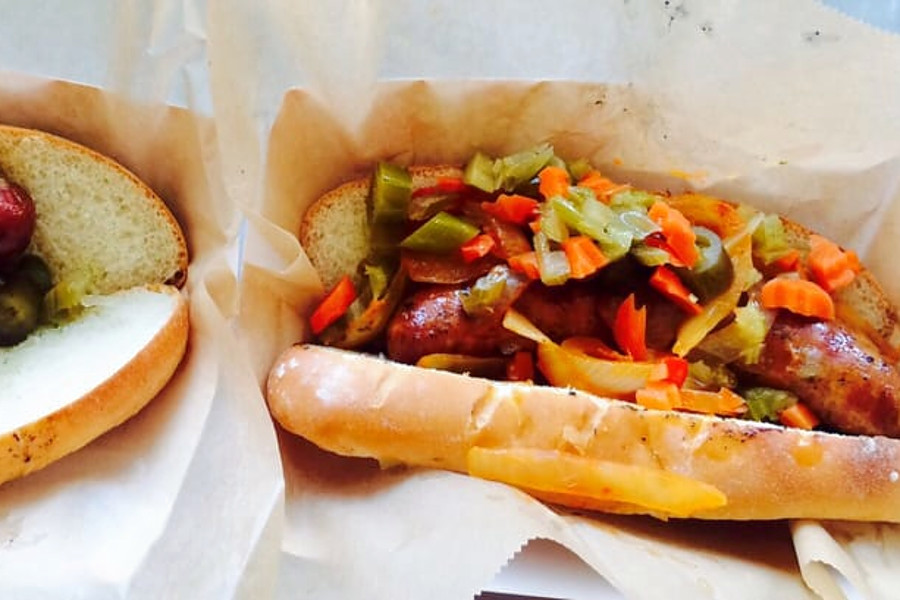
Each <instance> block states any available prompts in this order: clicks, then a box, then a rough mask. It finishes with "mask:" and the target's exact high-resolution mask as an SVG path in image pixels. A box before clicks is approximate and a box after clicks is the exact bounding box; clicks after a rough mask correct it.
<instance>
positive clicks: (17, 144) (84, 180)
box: [0, 126, 189, 483]
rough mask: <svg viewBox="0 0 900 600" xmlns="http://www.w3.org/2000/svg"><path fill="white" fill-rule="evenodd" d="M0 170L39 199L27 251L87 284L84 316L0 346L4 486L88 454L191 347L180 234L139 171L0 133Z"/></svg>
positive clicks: (22, 134) (60, 276)
mask: <svg viewBox="0 0 900 600" xmlns="http://www.w3.org/2000/svg"><path fill="white" fill-rule="evenodd" d="M0 171H2V172H3V173H4V174H5V176H6V177H7V178H8V179H9V180H11V181H15V182H16V183H18V184H20V185H22V186H23V187H24V188H25V189H26V190H28V192H29V193H30V194H31V196H32V198H33V200H34V203H35V208H36V212H37V224H36V227H35V233H34V236H33V237H32V242H31V247H30V249H29V251H30V252H34V253H36V254H38V255H39V256H41V257H42V258H43V259H44V260H45V261H46V262H47V264H48V266H49V267H50V270H51V272H52V273H53V277H54V280H56V281H60V280H67V279H70V278H75V277H77V278H79V279H81V280H84V278H86V279H87V284H88V287H87V291H88V292H89V294H90V295H89V296H88V297H87V298H86V300H85V303H86V305H87V307H86V309H85V310H84V311H83V312H82V313H80V314H79V316H77V317H76V318H74V319H72V320H69V321H67V322H66V323H65V324H64V325H62V326H57V327H54V326H42V327H40V328H39V329H38V330H37V331H35V332H34V333H32V334H31V335H30V336H29V337H28V338H27V339H26V340H25V341H24V342H22V343H20V344H18V345H16V346H12V347H8V348H0V381H2V382H3V392H2V393H0V396H2V398H3V405H4V408H3V410H2V411H0V483H2V482H5V481H8V480H10V479H13V478H15V477H19V476H22V475H25V474H27V473H30V472H32V471H34V470H36V469H39V468H41V467H44V466H46V465H47V464H49V463H50V462H52V461H54V460H56V459H58V458H61V457H62V456H65V455H66V454H68V453H70V452H72V451H74V450H76V449H78V448H80V447H82V446H84V445H85V444H87V443H88V442H90V441H91V440H93V439H95V438H96V437H98V436H99V435H101V434H103V433H104V432H106V431H108V430H109V429H111V428H112V427H115V426H116V425H118V424H120V423H121V422H123V421H124V420H125V419H127V418H128V417H130V416H132V415H134V414H135V413H136V412H137V411H138V410H140V409H141V408H142V407H143V406H144V405H146V404H147V402H149V401H150V400H151V399H152V398H153V397H154V396H156V395H157V393H158V392H159V391H160V390H161V389H162V388H163V387H164V386H165V384H166V383H167V382H168V381H169V380H170V379H171V377H172V375H173V374H174V372H175V370H176V368H177V366H178V364H179V363H180V362H181V360H182V358H183V356H184V354H185V350H186V347H187V339H188V334H189V323H188V306H187V301H186V299H185V297H184V295H183V294H182V292H181V291H180V289H179V288H180V287H181V286H182V285H183V284H184V282H185V279H186V276H187V263H188V251H187V245H186V243H185V239H184V235H183V233H182V231H181V228H180V227H179V225H178V223H177V222H176V220H175V218H174V217H173V216H172V213H171V212H170V211H169V209H168V208H167V207H166V205H165V204H164V203H163V201H162V200H161V199H160V198H159V197H158V196H157V195H156V194H155V193H154V192H152V191H151V190H150V189H149V188H148V187H147V186H146V185H145V184H144V183H142V182H141V181H140V180H138V179H137V177H135V176H134V175H133V174H132V173H130V172H129V171H127V170H126V169H125V168H123V167H122V166H121V165H119V164H117V163H116V162H114V161H112V160H111V159H109V158H107V157H105V156H103V155H101V154H98V153H97V152H95V151H93V150H90V149H88V148H86V147H84V146H81V145H78V144H75V143H73V142H71V141H68V140H65V139H62V138H59V137H56V136H53V135H49V134H46V133H43V132H39V131H34V130H29V129H22V128H16V127H6V126H0Z"/></svg>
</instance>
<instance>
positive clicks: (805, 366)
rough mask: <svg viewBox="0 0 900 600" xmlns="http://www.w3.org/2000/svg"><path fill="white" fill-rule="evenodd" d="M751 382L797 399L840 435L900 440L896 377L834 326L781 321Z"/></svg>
mask: <svg viewBox="0 0 900 600" xmlns="http://www.w3.org/2000/svg"><path fill="white" fill-rule="evenodd" d="M743 369H744V370H745V371H746V372H747V373H750V374H751V375H752V376H753V378H754V380H755V381H757V382H759V383H762V384H764V385H770V386H772V387H779V388H782V389H787V390H790V391H792V392H794V393H795V394H797V396H799V397H800V398H801V399H802V400H803V401H804V402H805V403H806V404H807V405H808V406H809V407H810V409H812V410H813V412H815V413H816V415H817V416H818V417H819V418H820V419H822V421H823V423H825V424H827V425H830V426H831V427H834V428H835V429H837V430H838V431H841V432H843V433H854V434H864V435H887V436H891V437H898V436H900V375H898V373H897V370H896V368H895V367H894V366H893V365H891V364H890V363H888V362H887V361H885V360H884V359H883V358H882V357H881V355H880V353H879V352H878V349H877V347H876V346H875V344H873V343H872V342H871V341H870V340H869V339H868V338H867V337H866V336H864V335H860V334H856V333H854V332H853V331H851V330H849V329H847V328H846V327H844V326H842V325H840V324H838V323H835V322H822V321H810V320H807V319H803V318H801V317H796V316H791V315H787V314H784V315H780V316H779V317H778V318H777V319H776V320H775V323H774V324H773V325H772V329H771V330H770V331H769V334H768V336H767V338H766V342H765V347H764V349H763V351H762V354H761V356H760V360H759V362H758V363H756V364H755V365H747V366H744V367H743Z"/></svg>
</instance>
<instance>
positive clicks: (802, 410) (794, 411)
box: [778, 402, 819, 429]
mask: <svg viewBox="0 0 900 600" xmlns="http://www.w3.org/2000/svg"><path fill="white" fill-rule="evenodd" d="M778 420H779V421H781V424H782V425H785V426H787V427H797V428H798V429H814V428H815V427H816V426H817V425H818V424H819V418H818V417H817V416H816V415H814V414H813V412H812V411H811V410H809V407H808V406H806V405H805V404H803V403H802V402H798V403H797V404H794V405H792V406H789V407H788V408H786V409H784V410H783V411H781V412H780V413H778Z"/></svg>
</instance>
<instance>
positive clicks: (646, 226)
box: [619, 210, 660, 240]
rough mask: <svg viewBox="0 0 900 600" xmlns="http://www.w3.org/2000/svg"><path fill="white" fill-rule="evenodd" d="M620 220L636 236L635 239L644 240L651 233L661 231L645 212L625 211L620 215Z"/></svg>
mask: <svg viewBox="0 0 900 600" xmlns="http://www.w3.org/2000/svg"><path fill="white" fill-rule="evenodd" d="M619 220H620V221H621V222H622V224H623V225H625V226H626V227H627V228H628V229H629V230H631V232H632V233H633V234H634V237H635V239H638V240H642V239H644V238H645V237H647V236H648V235H650V234H651V233H656V232H657V231H660V227H659V225H657V224H656V223H655V222H654V221H653V219H651V218H650V217H648V216H647V211H645V210H624V211H622V212H620V213H619Z"/></svg>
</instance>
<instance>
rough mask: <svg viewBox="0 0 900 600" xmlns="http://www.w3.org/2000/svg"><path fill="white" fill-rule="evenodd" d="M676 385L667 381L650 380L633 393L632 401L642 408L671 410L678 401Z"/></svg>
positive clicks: (678, 395)
mask: <svg viewBox="0 0 900 600" xmlns="http://www.w3.org/2000/svg"><path fill="white" fill-rule="evenodd" d="M680 396H681V393H680V392H679V390H678V386H677V385H675V384H674V383H670V382H668V381H651V382H650V383H648V384H647V385H646V387H644V388H641V389H639V390H638V391H637V392H635V394H634V401H635V402H637V403H638V404H640V405H641V406H643V407H644V408H654V409H657V410H672V409H673V408H675V407H676V406H678V404H679V403H680Z"/></svg>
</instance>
